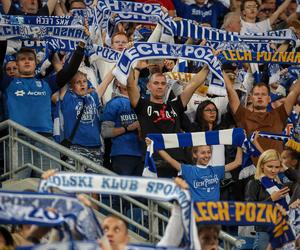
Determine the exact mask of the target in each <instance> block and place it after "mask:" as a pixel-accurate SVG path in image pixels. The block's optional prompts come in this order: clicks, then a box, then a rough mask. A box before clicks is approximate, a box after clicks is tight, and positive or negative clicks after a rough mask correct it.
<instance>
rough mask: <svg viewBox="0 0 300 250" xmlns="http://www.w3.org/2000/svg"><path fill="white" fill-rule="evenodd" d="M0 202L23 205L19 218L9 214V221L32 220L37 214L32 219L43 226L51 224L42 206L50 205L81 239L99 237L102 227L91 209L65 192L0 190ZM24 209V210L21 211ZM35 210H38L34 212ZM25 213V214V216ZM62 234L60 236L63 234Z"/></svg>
mask: <svg viewBox="0 0 300 250" xmlns="http://www.w3.org/2000/svg"><path fill="white" fill-rule="evenodd" d="M0 204H1V207H2V208H5V209H8V208H11V210H12V211H15V210H16V209H18V208H19V207H20V206H22V207H26V211H27V212H30V211H31V213H29V214H28V213H27V212H26V213H25V214H24V216H23V218H22V217H20V216H19V214H18V213H16V214H10V215H11V217H10V219H9V221H10V222H11V223H16V222H17V221H18V222H20V223H21V222H22V221H23V222H26V221H29V220H32V221H33V220H34V219H35V218H34V217H37V215H38V218H37V219H38V220H39V221H37V222H36V223H37V224H39V225H43V226H46V225H48V226H53V224H52V223H50V222H49V220H50V221H51V218H48V215H49V213H46V212H45V210H46V209H48V208H54V209H55V211H56V213H57V214H58V215H60V216H62V217H63V219H64V222H65V223H66V224H67V225H68V226H69V229H70V230H71V231H76V232H77V233H78V234H79V235H80V236H81V237H82V239H84V240H96V239H100V238H101V237H102V235H103V232H102V229H101V227H100V225H99V223H98V221H97V219H96V217H95V215H94V213H93V210H92V209H91V208H89V207H86V206H84V205H83V204H82V203H81V202H79V201H78V200H77V199H76V198H74V197H71V196H67V195H58V194H41V193H28V192H12V191H0ZM24 212H25V211H24ZM37 212H39V214H37ZM27 215H29V217H28V218H26V216H27ZM65 237H66V235H64V237H63V238H65Z"/></svg>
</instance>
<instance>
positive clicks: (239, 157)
mask: <svg viewBox="0 0 300 250" xmlns="http://www.w3.org/2000/svg"><path fill="white" fill-rule="evenodd" d="M242 161H243V150H242V148H240V147H238V148H237V151H236V155H235V159H234V161H233V162H230V163H228V164H226V165H225V171H226V172H227V171H231V170H233V169H236V168H237V167H238V166H240V165H242Z"/></svg>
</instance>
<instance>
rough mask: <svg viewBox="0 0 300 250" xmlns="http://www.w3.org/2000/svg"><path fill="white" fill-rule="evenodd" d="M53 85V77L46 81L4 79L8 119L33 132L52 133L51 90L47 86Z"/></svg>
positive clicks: (3, 85)
mask: <svg viewBox="0 0 300 250" xmlns="http://www.w3.org/2000/svg"><path fill="white" fill-rule="evenodd" d="M54 83H55V76H53V77H52V78H49V79H48V80H47V81H45V80H40V79H37V78H8V77H5V78H4V79H3V82H2V87H4V88H5V92H4V93H5V98H6V100H7V111H8V117H9V119H11V120H13V121H15V122H17V123H19V124H21V125H23V126H25V127H27V128H29V129H31V130H33V131H35V132H44V133H52V129H53V121H52V118H51V95H52V92H53V91H52V89H51V88H50V85H49V84H54Z"/></svg>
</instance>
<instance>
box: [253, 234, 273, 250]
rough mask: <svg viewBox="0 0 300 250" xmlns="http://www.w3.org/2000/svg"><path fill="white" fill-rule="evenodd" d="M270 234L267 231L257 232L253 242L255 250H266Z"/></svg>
mask: <svg viewBox="0 0 300 250" xmlns="http://www.w3.org/2000/svg"><path fill="white" fill-rule="evenodd" d="M269 240H270V238H269V234H268V233H267V232H256V235H255V240H254V244H253V249H254V250H266V249H267V247H268V244H269Z"/></svg>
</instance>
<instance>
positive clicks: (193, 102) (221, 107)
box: [185, 94, 228, 123]
mask: <svg viewBox="0 0 300 250" xmlns="http://www.w3.org/2000/svg"><path fill="white" fill-rule="evenodd" d="M205 100H210V101H212V102H213V103H214V104H215V105H216V106H217V108H218V111H219V117H218V123H220V121H221V116H222V115H223V114H225V113H226V112H227V104H228V97H227V96H220V97H215V98H210V97H207V96H201V95H199V94H193V95H192V97H191V99H190V101H189V103H188V105H187V110H186V111H185V114H186V115H187V116H188V118H189V119H190V121H191V122H194V118H195V114H196V110H197V108H198V105H199V104H200V103H201V102H203V101H205Z"/></svg>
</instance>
